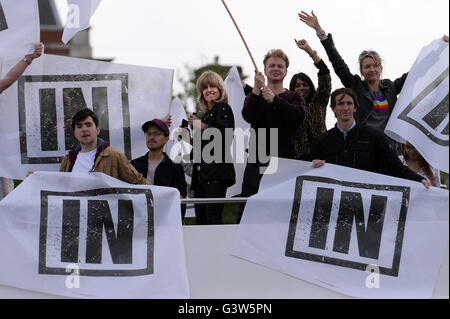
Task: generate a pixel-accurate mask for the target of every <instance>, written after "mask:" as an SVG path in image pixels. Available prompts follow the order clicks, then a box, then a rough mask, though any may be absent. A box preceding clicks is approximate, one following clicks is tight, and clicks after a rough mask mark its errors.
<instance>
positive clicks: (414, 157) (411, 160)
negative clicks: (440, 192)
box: [399, 141, 441, 187]
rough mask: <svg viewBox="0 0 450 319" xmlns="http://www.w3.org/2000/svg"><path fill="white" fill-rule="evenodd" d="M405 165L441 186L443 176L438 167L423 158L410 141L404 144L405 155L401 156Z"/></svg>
mask: <svg viewBox="0 0 450 319" xmlns="http://www.w3.org/2000/svg"><path fill="white" fill-rule="evenodd" d="M399 158H400V161H401V162H402V163H403V165H405V166H408V168H409V169H410V170H412V171H413V172H415V173H417V174H419V175H420V176H422V177H423V178H425V179H427V180H428V181H429V182H430V183H431V185H433V186H435V187H440V186H441V177H440V172H439V170H438V169H436V168H434V167H432V166H431V165H430V164H428V162H427V161H426V160H425V159H424V158H423V156H422V155H421V154H420V153H419V151H418V150H416V148H415V147H414V146H413V145H412V144H411V143H410V142H408V141H406V143H405V144H404V145H403V155H400V156H399Z"/></svg>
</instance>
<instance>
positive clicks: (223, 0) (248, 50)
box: [222, 0, 259, 72]
mask: <svg viewBox="0 0 450 319" xmlns="http://www.w3.org/2000/svg"><path fill="white" fill-rule="evenodd" d="M222 3H223V5H224V7H225V9H227V12H228V14H229V15H230V18H231V20H232V21H233V23H234V26H235V27H236V29H237V31H238V32H239V35H240V36H241V39H242V42H244V45H245V48H246V49H247V52H248V54H249V55H250V59H252V62H253V66H254V67H255V70H256V72H259V71H258V67H257V66H256V63H255V59H253V55H252V53H251V52H250V49H249V48H248V45H247V42H246V41H245V39H244V36H243V35H242V33H241V30H239V27H238V25H237V23H236V21H235V20H234V18H233V15H232V14H231V11H230V9H228V6H227V4H226V3H225V0H222Z"/></svg>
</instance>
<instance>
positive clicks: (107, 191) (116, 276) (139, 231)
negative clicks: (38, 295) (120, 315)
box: [0, 172, 189, 298]
mask: <svg viewBox="0 0 450 319" xmlns="http://www.w3.org/2000/svg"><path fill="white" fill-rule="evenodd" d="M179 196H180V195H179V192H178V191H177V190H176V189H175V188H169V187H158V186H144V185H130V184H127V183H124V182H122V181H120V180H117V179H114V178H112V177H110V176H107V175H105V174H102V173H84V174H81V173H57V172H36V173H35V174H33V175H31V176H30V177H28V178H27V179H25V181H23V182H22V184H21V185H20V186H19V187H18V188H16V189H15V190H14V191H13V192H12V193H11V194H9V195H8V196H7V197H6V198H5V199H4V200H2V201H1V202H0V212H1V213H0V243H1V244H0V255H1V256H2V258H1V259H0V269H1V271H0V284H2V285H7V286H13V287H18V288H23V289H28V290H35V291H41V292H45V293H50V294H56V295H63V296H70V297H78V298H188V297H189V286H188V279H187V271H186V260H185V254H184V243H183V234H182V226H181V218H180V216H181V212H180V197H179Z"/></svg>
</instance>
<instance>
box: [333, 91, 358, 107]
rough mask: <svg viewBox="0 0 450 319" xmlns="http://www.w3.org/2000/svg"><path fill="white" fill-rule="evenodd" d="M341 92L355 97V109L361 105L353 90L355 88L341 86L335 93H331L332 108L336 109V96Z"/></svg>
mask: <svg viewBox="0 0 450 319" xmlns="http://www.w3.org/2000/svg"><path fill="white" fill-rule="evenodd" d="M341 94H343V95H348V96H350V97H351V98H352V99H353V104H355V109H358V107H359V103H358V97H357V96H356V94H355V93H354V92H353V90H352V89H349V88H340V89H337V90H334V91H333V93H331V104H330V106H331V109H334V107H335V106H336V97H337V96H338V95H341Z"/></svg>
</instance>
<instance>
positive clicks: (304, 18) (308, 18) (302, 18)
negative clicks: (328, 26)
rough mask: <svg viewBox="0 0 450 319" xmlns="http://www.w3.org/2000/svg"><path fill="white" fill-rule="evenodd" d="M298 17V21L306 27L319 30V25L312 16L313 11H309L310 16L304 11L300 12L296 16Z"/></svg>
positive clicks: (316, 19)
mask: <svg viewBox="0 0 450 319" xmlns="http://www.w3.org/2000/svg"><path fill="white" fill-rule="evenodd" d="M298 17H299V18H300V21H302V22H303V23H305V24H306V25H308V26H310V27H311V28H313V29H314V30H316V31H319V30H320V29H321V27H320V24H319V19H318V18H317V16H316V15H315V14H314V11H311V15H309V14H308V13H306V12H305V11H301V12H300V13H299V14H298Z"/></svg>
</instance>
